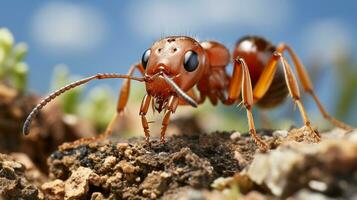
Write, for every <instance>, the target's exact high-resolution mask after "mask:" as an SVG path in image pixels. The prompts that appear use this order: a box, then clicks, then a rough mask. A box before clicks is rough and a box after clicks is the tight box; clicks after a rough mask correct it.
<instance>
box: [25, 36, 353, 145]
mask: <svg viewBox="0 0 357 200" xmlns="http://www.w3.org/2000/svg"><path fill="white" fill-rule="evenodd" d="M285 52H287V53H288V54H289V55H290V56H291V58H292V61H293V64H294V67H295V69H296V71H297V74H298V77H299V80H300V82H301V84H302V86H303V88H304V90H305V91H306V92H307V93H308V94H310V95H311V96H312V97H313V99H314V101H315V102H316V104H317V106H318V108H319V110H320V112H321V113H322V115H323V116H324V118H325V119H327V120H329V121H330V122H331V123H333V124H334V125H336V126H338V127H340V128H342V129H345V130H348V131H349V130H352V127H350V126H348V125H346V124H344V123H343V122H340V121H338V120H336V119H334V118H332V117H331V116H330V115H329V114H328V113H327V111H326V110H325V108H324V107H323V106H322V104H321V103H320V101H319V99H318V98H317V96H316V94H315V92H314V89H313V86H312V83H311V81H310V78H309V75H308V74H307V72H306V70H305V68H304V66H303V64H302V63H301V61H300V60H299V58H298V57H297V55H296V54H295V52H294V51H293V50H292V48H290V47H289V46H288V45H286V44H284V43H282V44H280V45H278V46H277V47H276V46H274V45H272V44H271V43H270V42H268V41H267V40H266V39H264V38H262V37H257V36H246V37H243V38H242V39H240V40H239V41H238V42H237V44H236V46H235V49H234V52H233V59H234V60H233V62H234V63H233V67H234V68H233V74H232V75H229V74H228V73H227V71H226V66H227V65H228V64H229V62H230V59H231V56H230V53H229V50H228V49H227V48H226V47H225V46H223V45H222V44H220V43H218V42H215V41H205V42H201V43H200V42H197V41H196V40H195V39H193V38H190V37H186V36H171V37H167V38H164V39H161V40H159V41H157V42H155V43H154V44H153V45H152V46H151V48H149V49H147V50H146V51H145V52H144V54H143V55H142V59H141V63H137V64H135V65H133V66H131V67H130V70H129V73H128V75H120V74H97V75H94V76H91V77H88V78H85V79H82V80H79V81H77V82H74V83H71V84H69V85H67V86H65V87H63V88H61V89H59V90H57V91H55V92H54V93H52V94H50V95H49V96H48V97H46V98H45V99H44V100H42V101H41V102H40V103H39V104H38V105H37V106H36V107H35V108H34V109H33V110H32V112H31V113H30V114H29V116H28V118H27V119H26V121H25V123H24V128H23V132H24V134H25V135H27V134H28V133H29V127H30V124H31V121H32V119H33V117H34V116H35V115H36V114H37V113H38V112H39V110H41V109H42V108H43V107H44V106H45V105H46V104H47V103H49V102H50V101H51V100H53V99H54V98H56V97H57V96H59V95H60V94H62V93H64V92H66V91H68V90H70V89H72V88H74V87H77V86H79V85H82V84H85V83H87V82H89V81H91V80H94V79H107V78H123V79H125V80H124V82H123V86H122V88H121V90H120V96H119V100H118V104H117V112H116V114H115V115H114V117H113V119H112V120H111V122H110V123H109V125H108V127H107V129H106V132H105V133H104V134H102V135H103V136H104V137H106V136H108V135H110V134H111V133H112V129H113V127H114V125H115V123H116V121H117V118H118V117H119V116H120V114H121V113H122V112H123V110H124V108H125V106H126V104H127V102H128V97H129V90H130V80H136V81H139V82H145V85H146V95H145V96H144V98H143V100H142V103H141V107H140V113H139V114H140V116H141V121H142V127H143V129H144V133H145V138H146V140H147V141H148V142H149V137H150V133H149V124H148V121H147V119H146V113H147V112H148V109H149V107H150V105H151V106H152V107H153V110H157V111H158V112H161V111H162V110H165V113H164V117H163V121H162V129H161V141H162V142H165V132H166V129H167V126H168V124H169V120H170V116H171V114H172V113H174V112H175V111H176V109H177V107H178V105H191V106H193V107H197V105H198V104H201V103H203V102H204V101H205V99H206V98H208V99H209V100H210V101H211V103H212V104H213V105H216V104H217V103H218V101H221V102H222V103H223V104H225V105H232V104H237V103H239V102H242V103H243V105H244V107H245V108H246V111H247V118H248V125H249V133H250V135H251V136H252V138H253V139H254V141H255V143H256V144H257V145H258V146H259V148H260V149H261V150H263V151H265V150H267V149H269V147H268V145H267V143H266V142H264V141H263V140H262V139H261V138H260V137H258V135H257V134H256V130H255V126H254V120H253V115H252V106H253V105H254V104H256V105H258V106H259V107H262V108H269V107H274V106H276V105H279V104H280V103H281V102H282V101H283V100H284V99H285V98H286V96H287V95H288V94H290V95H291V97H292V99H293V101H294V102H295V103H296V105H297V106H298V108H299V110H300V114H301V117H302V119H303V121H304V126H305V128H306V129H307V130H308V132H309V134H310V137H312V138H313V139H314V140H315V141H316V142H318V141H319V140H320V135H319V134H318V132H317V131H316V130H314V129H313V128H312V127H311V124H310V120H309V118H308V116H307V114H306V111H305V109H304V106H303V104H302V103H301V99H300V92H299V88H298V84H297V81H296V78H295V75H294V73H293V71H292V69H291V67H290V65H289V63H288V62H287V60H286V59H285V57H284V56H283V53H285ZM135 69H138V70H139V71H140V73H141V74H142V75H143V77H140V78H139V77H134V76H133V73H134V71H135ZM197 90H198V92H199V95H197V94H196V91H197Z"/></svg>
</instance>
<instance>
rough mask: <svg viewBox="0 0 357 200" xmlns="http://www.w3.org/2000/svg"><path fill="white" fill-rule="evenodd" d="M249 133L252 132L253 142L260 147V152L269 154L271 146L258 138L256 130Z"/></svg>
mask: <svg viewBox="0 0 357 200" xmlns="http://www.w3.org/2000/svg"><path fill="white" fill-rule="evenodd" d="M249 132H250V134H251V136H252V137H253V140H254V142H255V144H257V145H258V147H259V150H260V151H261V152H267V151H268V150H269V149H270V148H269V145H268V144H267V143H266V142H265V141H264V140H262V139H260V138H259V137H258V136H257V133H256V131H255V130H254V129H251V130H250V131H249Z"/></svg>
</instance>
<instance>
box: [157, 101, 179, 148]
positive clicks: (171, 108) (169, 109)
mask: <svg viewBox="0 0 357 200" xmlns="http://www.w3.org/2000/svg"><path fill="white" fill-rule="evenodd" d="M178 104H179V100H178V97H176V96H171V97H170V98H169V101H168V104H167V107H166V111H165V115H164V119H163V120H162V128H161V137H160V139H161V142H162V143H165V133H166V129H167V126H168V125H169V122H170V116H171V113H174V112H175V111H176V108H177V106H178Z"/></svg>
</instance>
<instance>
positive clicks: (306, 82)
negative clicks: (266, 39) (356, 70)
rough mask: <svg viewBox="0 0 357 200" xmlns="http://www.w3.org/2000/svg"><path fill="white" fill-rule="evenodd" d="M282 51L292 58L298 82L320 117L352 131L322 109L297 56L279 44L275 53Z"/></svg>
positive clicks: (286, 46)
mask: <svg viewBox="0 0 357 200" xmlns="http://www.w3.org/2000/svg"><path fill="white" fill-rule="evenodd" d="M284 51H287V52H288V53H289V55H290V56H291V58H292V61H293V63H294V66H295V69H296V71H297V74H298V77H299V80H300V81H301V83H302V86H303V88H304V90H305V91H306V92H307V93H308V94H309V95H311V96H312V98H313V99H314V101H315V103H316V104H317V107H318V108H319V110H320V112H321V114H322V116H323V117H324V118H325V119H326V120H328V121H330V122H331V123H332V124H334V125H335V126H337V127H340V128H342V129H345V130H347V131H351V130H353V128H352V127H351V126H349V125H347V124H345V123H343V122H341V121H339V120H337V119H335V118H333V117H332V116H331V115H330V114H329V113H328V112H327V111H326V109H325V108H324V106H323V105H322V103H321V102H320V100H319V98H318V97H317V95H316V93H315V91H314V88H313V85H312V82H311V80H310V77H309V75H308V73H307V71H306V69H305V67H304V65H303V64H302V62H301V61H300V59H299V58H298V56H297V55H296V54H295V52H294V51H293V50H292V48H290V47H289V46H288V45H286V44H284V43H283V44H280V45H279V46H278V48H277V52H279V53H283V52H284Z"/></svg>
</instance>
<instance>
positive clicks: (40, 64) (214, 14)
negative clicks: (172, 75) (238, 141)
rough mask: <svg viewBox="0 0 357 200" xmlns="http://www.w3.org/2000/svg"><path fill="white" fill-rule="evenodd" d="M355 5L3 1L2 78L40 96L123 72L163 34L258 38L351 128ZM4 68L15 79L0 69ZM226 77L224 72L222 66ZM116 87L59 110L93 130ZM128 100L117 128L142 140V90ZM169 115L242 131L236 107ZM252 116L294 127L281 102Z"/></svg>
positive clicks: (308, 101) (73, 97) (98, 87)
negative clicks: (305, 77) (287, 57)
mask: <svg viewBox="0 0 357 200" xmlns="http://www.w3.org/2000/svg"><path fill="white" fill-rule="evenodd" d="M356 4H357V3H356V2H355V1H344V2H343V3H341V2H337V1H323V0H319V1H307V0H303V1H284V0H272V1H264V0H221V1H213V0H197V1H188V0H181V1H159V0H154V1H126V2H123V1H107V2H106V3H105V4H104V3H102V2H100V1H55V0H54V1H39V0H34V1H18V0H13V1H2V2H1V6H0V27H2V28H6V29H2V33H1V35H2V37H3V42H2V43H3V44H2V45H3V50H2V51H3V52H1V51H0V63H1V62H2V66H1V65H0V67H2V71H3V72H2V73H3V76H2V78H3V79H6V78H7V79H14V80H10V82H11V81H12V82H13V83H14V85H17V86H16V87H18V89H19V90H22V91H23V92H36V93H39V94H42V95H45V94H47V93H49V92H50V91H53V90H54V89H56V88H58V87H60V86H62V85H64V84H66V83H68V82H70V81H73V80H76V79H78V78H80V77H85V76H89V75H92V74H95V73H98V72H100V73H105V72H115V73H127V70H128V69H129V66H130V65H131V64H133V63H135V62H137V61H139V60H140V58H141V55H142V53H143V52H144V51H145V50H146V49H147V48H148V47H150V45H151V44H152V43H153V42H154V41H156V40H158V39H160V38H162V37H165V36H168V35H188V36H192V37H194V38H196V39H197V40H199V41H203V40H217V41H219V42H221V43H223V44H225V45H226V46H227V47H228V48H229V49H232V48H233V46H234V44H235V42H236V41H237V40H238V39H239V38H240V37H242V36H245V35H247V34H250V35H261V36H264V37H266V38H267V39H268V40H270V41H272V42H273V43H274V44H278V43H279V42H286V43H287V44H289V45H291V46H292V47H293V48H294V49H295V51H296V52H297V54H298V55H299V56H300V58H301V60H302V61H303V63H304V64H305V66H306V67H307V69H308V71H309V73H310V75H311V77H312V79H313V81H314V85H315V89H316V91H317V94H318V96H319V97H320V99H321V101H322V102H323V104H324V105H325V107H326V108H327V110H328V111H329V112H330V113H331V114H332V115H333V116H335V117H337V118H338V119H341V120H343V121H345V122H347V123H349V124H350V125H353V126H355V127H356V126H357V103H356V102H357V59H356V53H357V52H356V50H357V45H356V44H357V43H356V42H357V41H356V40H357V39H356V37H354V36H355V35H356V34H357V30H356V29H357V21H356V19H357V14H356V9H355V8H356V6H357V5H356ZM4 38H5V39H4ZM4 41H5V42H4ZM6 41H8V42H7V43H6ZM9 41H10V42H9ZM5 43H6V45H8V46H9V47H7V46H6V45H5ZM4 46H6V48H5V47H4ZM4 49H5V50H4ZM9 49H13V50H14V52H15V53H14V55H18V54H19V55H20V56H17V57H16V56H15V57H16V59H17V61H16V62H9V61H7V62H5V61H6V59H7V60H11V61H13V60H14V59H15V58H12V57H10V56H9V54H7V53H6V52H9V51H10V50H9ZM4 52H5V53H4ZM16 52H17V53H16ZM25 54H26V57H25ZM6 56H7V57H6ZM16 59H15V60H16ZM1 60H2V61H1ZM4 63H7V64H4ZM9 63H10V64H9ZM14 66H16V67H14ZM6 67H7V68H8V69H13V70H14V71H15V72H10V71H11V70H7V71H6V70H4V69H6ZM228 68H229V71H231V70H230V68H231V66H229V67H228ZM0 69H1V68H0ZM9 74H12V76H11V77H13V78H11V77H10V75H9ZM13 74H15V75H13ZM16 74H17V75H16ZM18 74H19V75H18ZM9 77H10V78H9ZM0 78H1V76H0ZM120 85H121V80H114V81H112V80H105V81H97V82H94V83H90V84H88V85H87V86H86V87H85V89H83V88H81V89H78V90H74V91H72V92H71V93H69V94H67V95H65V96H63V97H62V98H61V99H60V104H61V107H62V110H63V112H64V113H67V114H69V115H81V116H83V117H84V118H86V119H88V120H90V121H93V122H94V123H95V124H96V128H97V129H98V130H99V131H101V130H103V128H104V127H105V125H106V124H107V122H108V120H109V119H110V117H111V116H112V115H113V113H114V112H115V104H116V99H117V94H118V91H119V88H120ZM301 89H302V88H301ZM132 91H133V92H132V96H131V97H130V102H129V105H128V109H127V110H126V116H125V120H124V121H126V122H128V120H129V121H130V123H126V124H122V125H121V126H122V127H123V129H127V130H128V132H129V133H136V134H141V133H142V130H141V122H140V118H139V117H138V111H139V103H140V101H141V98H142V96H143V95H144V93H145V90H144V87H143V85H140V84H134V87H132ZM303 102H304V104H305V105H306V107H307V110H308V113H309V116H310V118H311V121H312V122H313V124H314V125H315V126H318V127H319V129H327V128H330V127H331V125H330V124H328V123H326V121H325V120H323V118H322V116H321V115H320V113H319V112H318V110H317V107H316V105H315V104H314V103H313V100H312V98H310V97H308V96H307V95H304V99H303ZM178 110H179V111H178V114H177V115H174V118H175V117H176V118H179V117H183V118H190V117H192V116H193V117H195V119H197V123H198V126H200V127H201V128H203V130H204V131H214V130H227V131H230V130H240V131H244V132H246V131H247V125H246V118H245V112H244V109H241V108H238V107H236V106H232V107H224V106H218V107H213V106H211V105H210V104H209V103H206V104H205V105H203V106H201V107H200V108H198V109H193V108H188V107H187V108H179V109H178ZM254 112H255V113H254V114H255V117H256V120H257V127H259V128H278V129H282V128H289V127H291V126H301V124H302V122H301V120H300V118H299V113H298V111H297V110H295V111H294V105H293V103H292V101H291V100H290V99H289V98H287V100H286V101H285V103H284V104H283V105H282V106H280V107H277V108H275V109H273V110H269V111H262V110H259V109H255V110H254ZM151 118H153V120H157V123H155V125H151V127H152V128H153V129H155V128H160V124H161V120H158V119H161V117H160V116H159V115H155V116H151ZM190 122H191V123H192V121H190ZM154 132H155V131H154Z"/></svg>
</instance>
